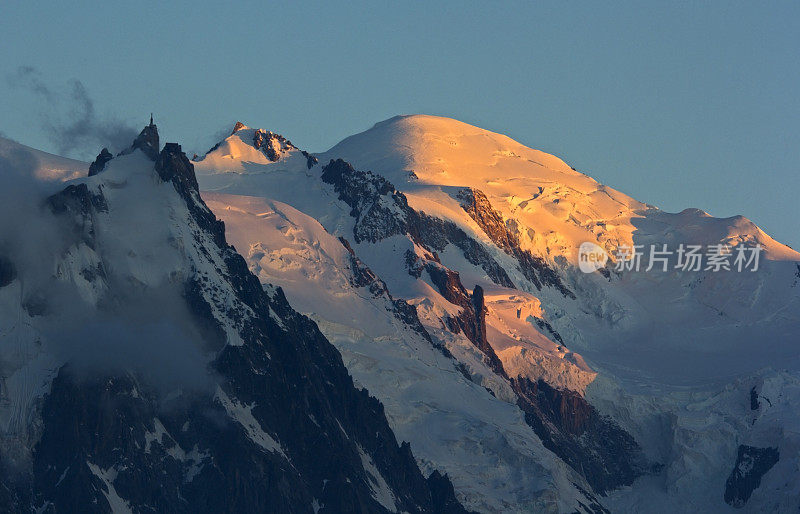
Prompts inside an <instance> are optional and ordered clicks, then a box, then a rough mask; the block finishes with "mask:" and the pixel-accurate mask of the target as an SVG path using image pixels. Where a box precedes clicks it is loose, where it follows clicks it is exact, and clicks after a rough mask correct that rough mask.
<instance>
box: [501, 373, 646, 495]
mask: <svg viewBox="0 0 800 514" xmlns="http://www.w3.org/2000/svg"><path fill="white" fill-rule="evenodd" d="M511 383H512V386H513V387H514V390H515V391H516V392H517V394H518V397H519V401H518V402H517V405H519V407H520V408H521V409H522V410H523V411H524V412H525V420H526V421H527V422H528V424H529V425H530V426H531V427H532V428H533V430H534V431H535V432H536V435H538V436H539V438H540V439H541V440H542V443H543V444H544V446H545V448H547V449H549V450H550V451H552V452H553V453H555V454H556V455H558V456H559V457H560V458H561V459H562V460H564V462H566V463H567V464H569V465H570V466H571V467H572V468H573V469H574V470H575V471H577V472H579V473H580V474H581V475H583V476H584V478H586V481H587V482H589V484H590V485H591V486H592V489H594V491H595V492H597V493H599V494H604V493H605V492H607V491H610V490H612V489H616V488H618V487H622V486H626V485H630V484H632V483H633V481H634V480H635V479H636V478H637V477H639V476H641V475H643V474H644V473H646V472H648V471H649V469H650V466H648V464H647V461H646V459H645V458H644V455H643V453H642V449H641V447H640V446H639V445H638V443H637V442H636V441H635V440H634V439H633V437H632V436H631V435H630V434H628V433H627V432H625V431H624V430H623V429H622V428H620V426H619V425H617V424H616V423H615V422H614V421H613V420H612V419H611V418H608V417H604V416H602V415H601V414H600V413H599V412H597V410H596V409H595V408H594V407H593V406H592V405H591V404H589V402H587V401H586V400H585V399H584V398H583V396H581V395H580V394H579V393H577V392H575V391H570V390H568V389H555V388H554V387H552V386H550V385H549V384H548V383H547V382H545V381H543V380H541V379H540V380H537V381H536V382H534V381H532V380H530V379H528V378H525V377H517V378H515V379H512V380H511Z"/></svg>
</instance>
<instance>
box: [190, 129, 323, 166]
mask: <svg viewBox="0 0 800 514" xmlns="http://www.w3.org/2000/svg"><path fill="white" fill-rule="evenodd" d="M303 159H304V160H305V163H306V166H307V167H308V168H310V167H311V166H313V165H314V164H316V162H317V160H316V158H315V157H313V156H312V155H310V154H309V153H308V152H306V151H304V150H300V149H299V148H297V147H296V146H295V145H293V144H292V142H291V141H289V140H288V139H286V138H285V137H283V136H282V135H280V134H276V133H274V132H272V131H270V130H265V129H253V128H250V127H248V126H247V125H245V124H244V123H242V122H240V121H237V122H236V124H235V125H234V127H233V131H232V132H231V135H230V136H228V137H226V138H225V139H223V140H222V141H220V142H219V143H217V144H216V145H214V147H213V148H211V149H210V150H209V151H208V152H206V154H205V155H204V156H203V157H201V158H197V159H195V160H196V161H198V162H200V161H204V163H205V164H206V165H207V166H216V167H227V168H228V171H229V172H238V173H247V172H248V170H249V168H248V166H246V165H245V164H241V165H238V166H237V165H236V163H252V164H269V163H279V164H285V165H288V166H292V165H293V164H294V161H295V160H303Z"/></svg>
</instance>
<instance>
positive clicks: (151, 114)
mask: <svg viewBox="0 0 800 514" xmlns="http://www.w3.org/2000/svg"><path fill="white" fill-rule="evenodd" d="M150 126H151V127H152V126H153V113H152V112H151V113H150Z"/></svg>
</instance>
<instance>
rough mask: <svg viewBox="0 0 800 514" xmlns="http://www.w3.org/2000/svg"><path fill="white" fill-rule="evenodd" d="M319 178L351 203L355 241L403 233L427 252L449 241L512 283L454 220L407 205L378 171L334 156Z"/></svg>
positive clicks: (493, 274)
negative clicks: (359, 167) (440, 217)
mask: <svg viewBox="0 0 800 514" xmlns="http://www.w3.org/2000/svg"><path fill="white" fill-rule="evenodd" d="M322 180H323V181H324V182H326V183H328V184H331V185H332V186H333V188H334V190H335V191H336V192H337V193H338V195H339V199H340V200H342V201H343V202H345V203H346V204H347V205H348V206H349V207H350V209H351V210H350V215H351V216H352V217H353V218H355V220H356V223H355V226H354V227H353V237H354V238H355V241H356V242H357V243H358V242H361V241H369V242H372V243H374V242H377V241H380V240H382V239H385V238H387V237H391V236H394V235H399V234H406V235H408V236H409V237H410V238H411V239H412V240H413V241H414V242H415V243H417V244H419V245H420V246H422V247H423V248H425V249H427V250H428V251H429V252H441V251H443V250H444V249H445V247H446V246H447V245H448V244H453V245H455V246H456V247H457V248H459V249H460V250H461V251H462V253H463V254H464V257H465V258H466V259H467V260H468V261H469V262H470V263H472V264H474V265H476V266H480V267H481V268H483V270H484V271H485V272H486V274H487V276H489V278H490V279H491V280H492V281H493V282H495V283H497V284H499V285H502V286H505V287H511V288H513V287H515V286H514V283H513V282H512V281H511V279H510V278H509V277H508V274H507V273H506V272H505V270H504V269H503V268H502V266H500V265H499V264H498V263H497V261H495V260H494V258H493V257H492V256H491V255H490V254H489V252H487V251H486V249H485V248H484V247H483V246H482V245H481V244H480V243H478V242H477V241H475V240H474V239H472V238H471V237H469V236H468V235H467V234H466V233H465V232H464V231H463V230H462V229H460V228H458V227H457V226H456V225H455V223H453V222H450V221H445V220H442V219H439V218H434V217H432V216H428V215H426V214H425V213H424V212H418V211H416V210H414V209H412V208H411V207H409V205H408V200H407V199H406V196H405V195H404V194H403V193H401V192H400V191H397V189H395V187H394V185H393V184H392V183H391V182H389V181H388V180H386V179H385V178H383V177H381V176H380V175H376V174H374V173H372V172H369V171H360V170H356V169H354V168H353V166H351V165H350V163H348V162H345V161H343V160H341V159H337V160H331V161H330V162H329V163H328V164H327V165H326V166H324V167H323V168H322Z"/></svg>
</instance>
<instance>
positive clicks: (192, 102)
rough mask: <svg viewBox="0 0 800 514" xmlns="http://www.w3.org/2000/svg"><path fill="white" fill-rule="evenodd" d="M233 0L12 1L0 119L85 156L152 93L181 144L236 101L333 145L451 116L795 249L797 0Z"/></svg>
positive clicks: (12, 131) (304, 136)
mask: <svg viewBox="0 0 800 514" xmlns="http://www.w3.org/2000/svg"><path fill="white" fill-rule="evenodd" d="M300 3H302V4H303V5H302V6H300V5H298V4H300ZM228 4H229V2H222V1H217V2H213V3H212V2H203V1H194V2H124V3H122V2H119V3H118V2H102V3H101V2H96V3H89V2H81V1H73V2H69V3H66V2H27V1H25V2H22V1H15V0H5V1H4V2H2V4H0V41H2V52H0V55H2V57H0V71H1V72H2V74H3V76H2V77H0V112H2V116H0V132H2V133H3V134H4V135H5V136H7V137H11V138H13V139H16V140H18V141H20V142H23V143H26V144H28V145H30V146H34V147H37V148H41V149H44V150H48V151H54V152H57V151H59V150H60V151H62V152H65V151H66V152H67V153H69V154H70V155H71V156H74V157H81V158H84V159H88V158H91V157H93V156H94V155H96V153H97V152H98V150H99V148H100V146H102V145H103V143H102V142H101V140H102V137H103V136H99V137H95V136H97V132H100V133H102V131H103V130H108V131H113V130H117V129H118V128H119V124H116V123H112V122H109V120H119V121H121V122H122V123H123V124H128V125H130V126H135V127H137V128H139V127H140V126H142V125H143V124H145V123H146V121H147V117H148V116H149V114H150V112H151V111H153V112H154V113H155V116H156V123H158V125H159V129H160V131H161V134H162V139H166V140H169V141H178V142H181V143H182V144H183V145H184V148H185V149H186V150H189V151H204V150H206V149H207V147H208V146H210V145H211V144H212V143H213V142H214V141H213V140H214V137H215V135H216V134H218V133H219V131H220V129H222V128H223V127H225V128H229V125H231V124H232V123H233V122H234V121H235V120H237V119H241V120H242V121H244V122H245V123H247V124H249V125H255V126H259V127H263V128H268V129H271V130H274V131H276V132H280V133H282V134H283V135H285V136H286V137H288V138H289V139H291V140H292V141H293V142H294V143H295V144H296V145H297V146H299V147H301V148H304V149H307V150H309V151H322V150H326V149H327V148H329V147H330V146H332V145H333V144H335V143H336V142H337V141H339V140H340V139H342V138H344V137H345V136H347V135H350V134H353V133H355V132H360V131H362V130H365V129H367V128H369V127H370V126H371V125H372V124H374V123H375V122H377V121H380V120H383V119H386V118H389V117H391V116H393V115H395V114H411V113H426V114H438V115H443V116H450V117H453V118H457V119H460V120H462V121H465V122H468V123H472V124H474V125H478V126H480V127H483V128H486V129H489V130H494V131H496V132H502V133H505V134H507V135H509V136H511V137H513V138H515V139H517V140H519V141H520V142H522V143H524V144H526V145H528V146H531V147H534V148H537V149H541V150H544V151H547V152H550V153H554V154H556V155H558V156H559V157H562V158H563V159H564V160H566V161H567V162H568V163H569V164H571V165H572V166H574V167H576V168H577V169H579V170H580V171H584V172H586V173H589V174H590V175H592V176H593V177H595V178H596V179H598V180H600V181H601V182H604V183H606V184H609V185H611V186H612V187H615V188H617V189H619V190H621V191H623V192H625V193H628V194H630V195H632V196H634V197H635V198H637V199H638V200H641V201H645V202H648V203H651V204H654V205H657V206H659V207H661V208H663V209H666V210H670V211H679V210H682V209H684V208H686V207H690V206H691V207H699V208H702V209H705V210H707V211H708V212H710V213H711V214H713V215H715V216H731V215H735V214H744V215H746V216H747V217H749V218H751V219H753V220H754V221H755V222H756V223H758V224H759V225H760V226H762V228H764V229H765V230H766V231H767V232H768V233H770V234H771V235H773V236H775V237H776V238H777V239H779V240H781V241H783V242H786V243H788V244H790V245H792V246H793V247H795V248H800V223H799V222H798V219H799V217H800V202H798V197H799V195H800V131H799V130H798V129H799V128H800V126H799V125H800V94H799V93H800V2H796V1H794V2H752V1H747V2H732V1H715V2H711V1H703V2H655V1H653V2H642V1H639V2H630V3H617V2H577V1H576V2H553V3H549V2H547V3H538V2H488V1H487V2H461V1H453V2H363V3H360V2H354V1H348V2H319V3H306V2H292V1H288V2H287V1H282V2H249V1H238V2H231V3H230V4H231V5H228ZM668 4H669V5H668ZM73 80H79V81H80V83H81V85H82V86H83V88H84V90H85V93H86V95H85V96H81V95H78V96H76V93H75V91H76V90H75V87H76V85H75V84H74V83H73V82H72V81H73ZM76 99H77V100H80V101H79V102H77V103H76ZM90 104H91V106H92V107H93V109H94V115H93V116H88V117H87V116H80V115H79V113H81V112H82V113H83V114H84V115H85V114H86V112H85V110H86V108H87V106H89V105H90ZM72 111H75V114H73V115H71V114H70V113H71V112H72ZM70 116H72V117H73V118H75V119H77V118H81V119H82V120H83V121H85V123H83V124H82V125H81V127H82V128H81V127H76V126H71V124H70V122H71V120H72V119H73V118H71V117H70ZM47 126H50V128H49V129H48V128H47ZM73 129H74V130H77V131H78V132H79V133H81V134H83V138H82V139H77V140H70V139H69V135H70V130H73ZM81 130H82V131H83V132H80V131H81ZM59 131H62V132H64V133H61V134H59ZM65 134H66V135H65ZM108 137H109V138H111V137H112V136H111V135H109V136H108ZM76 141H77V142H76Z"/></svg>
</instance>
